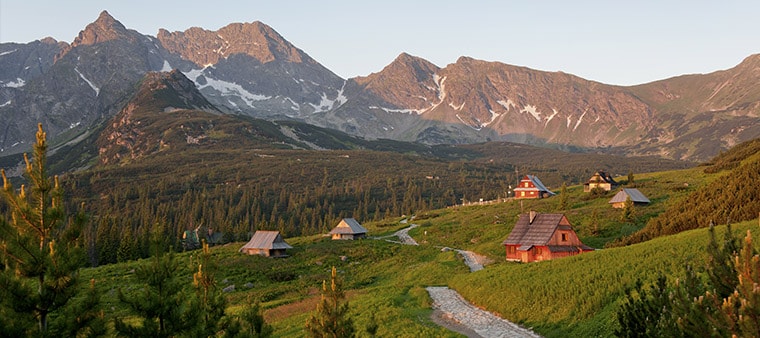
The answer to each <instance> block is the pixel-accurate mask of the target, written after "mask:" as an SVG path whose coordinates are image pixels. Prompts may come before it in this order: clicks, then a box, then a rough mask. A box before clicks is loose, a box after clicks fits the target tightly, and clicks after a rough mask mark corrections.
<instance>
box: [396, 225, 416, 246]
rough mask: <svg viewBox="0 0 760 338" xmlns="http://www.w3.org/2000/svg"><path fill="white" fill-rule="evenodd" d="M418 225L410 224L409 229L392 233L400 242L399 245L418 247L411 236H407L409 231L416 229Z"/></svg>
mask: <svg viewBox="0 0 760 338" xmlns="http://www.w3.org/2000/svg"><path fill="white" fill-rule="evenodd" d="M418 226H419V224H412V225H410V226H409V227H406V228H403V229H401V230H399V231H396V233H394V235H395V236H398V239H399V240H401V243H403V244H407V245H419V244H417V241H415V240H414V238H412V236H409V230H412V229H414V228H416V227H418Z"/></svg>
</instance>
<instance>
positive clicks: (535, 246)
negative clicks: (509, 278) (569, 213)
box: [502, 211, 594, 263]
mask: <svg viewBox="0 0 760 338" xmlns="http://www.w3.org/2000/svg"><path fill="white" fill-rule="evenodd" d="M502 244H503V245H504V246H505V247H506V251H507V260H508V261H515V262H524V263H529V262H536V261H545V260H550V259H557V258H561V257H567V256H574V255H578V254H580V253H583V252H587V251H593V250H594V249H593V248H591V247H589V246H587V245H585V244H583V243H581V240H580V239H578V235H576V233H575V231H573V228H572V226H571V225H570V222H569V221H568V220H567V217H565V215H563V214H541V213H538V212H535V211H531V212H530V213H528V214H521V215H520V218H519V219H518V220H517V223H516V224H515V227H514V229H512V232H511V233H510V234H509V236H508V237H507V239H506V240H504V242H502Z"/></svg>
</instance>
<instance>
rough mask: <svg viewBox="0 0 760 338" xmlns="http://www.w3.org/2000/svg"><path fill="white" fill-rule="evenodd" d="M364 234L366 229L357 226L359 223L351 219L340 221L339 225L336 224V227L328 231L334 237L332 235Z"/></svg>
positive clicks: (359, 225)
mask: <svg viewBox="0 0 760 338" xmlns="http://www.w3.org/2000/svg"><path fill="white" fill-rule="evenodd" d="M366 233H367V229H365V228H364V227H363V226H361V224H359V222H357V221H356V220H355V219H353V218H344V219H343V220H341V221H340V223H338V225H337V226H336V227H335V228H333V229H332V230H331V231H330V234H331V235H334V234H353V235H358V234H366Z"/></svg>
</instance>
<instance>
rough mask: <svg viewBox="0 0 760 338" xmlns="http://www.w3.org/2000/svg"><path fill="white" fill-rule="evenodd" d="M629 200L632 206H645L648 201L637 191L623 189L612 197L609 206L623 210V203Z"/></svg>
mask: <svg viewBox="0 0 760 338" xmlns="http://www.w3.org/2000/svg"><path fill="white" fill-rule="evenodd" d="M629 197H630V198H631V202H633V205H647V204H649V203H650V202H649V199H648V198H647V197H646V196H644V194H642V193H641V191H639V189H633V188H623V189H621V190H620V191H618V193H617V194H615V196H613V197H612V199H611V200H610V204H612V207H613V208H624V207H625V201H626V200H627V199H628V198H629Z"/></svg>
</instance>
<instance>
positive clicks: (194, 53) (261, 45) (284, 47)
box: [157, 21, 316, 66]
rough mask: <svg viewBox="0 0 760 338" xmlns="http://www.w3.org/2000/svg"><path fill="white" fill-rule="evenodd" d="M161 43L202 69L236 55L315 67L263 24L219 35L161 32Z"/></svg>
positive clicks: (232, 27) (236, 26) (238, 26)
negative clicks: (306, 64) (308, 64)
mask: <svg viewBox="0 0 760 338" xmlns="http://www.w3.org/2000/svg"><path fill="white" fill-rule="evenodd" d="M157 37H158V40H159V41H161V44H163V46H164V48H166V49H167V50H169V51H170V52H172V53H178V54H180V55H182V57H183V58H185V59H187V60H190V61H192V62H194V63H195V64H197V65H199V66H205V65H212V64H216V63H217V62H219V61H220V60H221V59H224V58H227V57H229V56H230V55H234V54H245V55H248V56H251V57H253V58H255V59H256V60H258V61H259V62H261V63H267V62H271V61H275V60H279V61H285V62H292V63H311V64H315V63H316V61H314V60H313V59H311V58H310V57H309V56H308V55H306V53H304V52H303V51H301V50H300V49H298V48H296V47H295V46H293V45H292V44H291V43H290V42H288V41H287V40H285V39H284V38H283V37H282V36H281V35H280V34H279V33H277V32H276V31H275V30H274V29H272V28H271V27H269V26H267V25H265V24H263V23H261V22H258V21H256V22H252V23H233V24H229V25H227V26H224V27H222V28H221V29H219V30H218V31H209V30H205V29H202V28H198V27H193V28H190V29H187V30H185V31H184V32H169V31H167V30H165V29H161V30H159V32H158V36H157Z"/></svg>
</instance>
